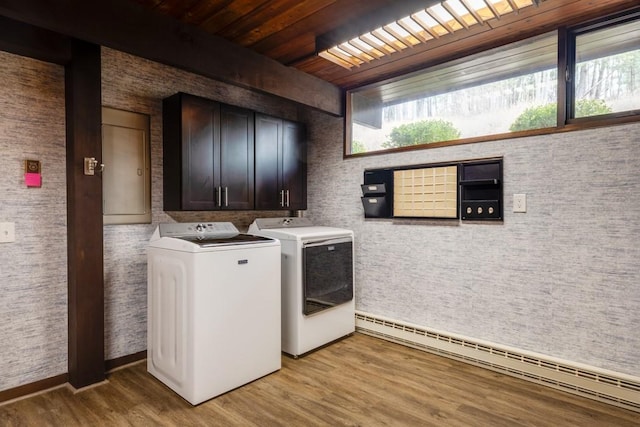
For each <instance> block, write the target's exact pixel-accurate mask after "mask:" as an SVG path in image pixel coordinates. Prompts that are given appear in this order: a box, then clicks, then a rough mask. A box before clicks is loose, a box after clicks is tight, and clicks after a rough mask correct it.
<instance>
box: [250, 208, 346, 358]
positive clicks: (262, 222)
mask: <svg viewBox="0 0 640 427" xmlns="http://www.w3.org/2000/svg"><path fill="white" fill-rule="evenodd" d="M248 232H249V233H251V234H254V235H259V236H266V237H272V238H276V239H279V240H280V245H281V249H282V258H281V260H282V351H284V352H285V353H288V354H290V355H292V356H294V357H297V356H299V355H302V354H304V353H307V352H309V351H311V350H313V349H315V348H318V347H320V346H322V345H325V344H327V343H330V342H331V341H334V340H336V339H339V338H341V337H344V336H346V335H349V334H351V333H353V332H354V331H355V298H354V269H353V265H354V259H353V231H351V230H346V229H343V228H334V227H323V226H314V225H313V224H312V222H311V221H310V220H309V219H308V218H259V219H256V220H255V221H254V222H253V223H252V224H251V226H250V227H249V231H248Z"/></svg>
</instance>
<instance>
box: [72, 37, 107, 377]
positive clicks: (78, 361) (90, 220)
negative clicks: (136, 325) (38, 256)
mask: <svg viewBox="0 0 640 427" xmlns="http://www.w3.org/2000/svg"><path fill="white" fill-rule="evenodd" d="M65 93H66V99H65V101H66V131H67V239H68V242H67V243H68V259H69V261H68V264H69V265H68V270H69V383H70V384H71V385H72V386H73V387H75V388H76V389H79V388H82V387H86V386H88V385H90V384H94V383H97V382H100V381H103V380H104V378H105V373H104V279H103V249H102V245H103V229H102V179H101V177H100V174H99V173H98V172H96V174H95V175H94V176H90V175H84V158H85V157H95V158H96V159H97V160H98V162H100V159H101V158H102V155H101V154H102V136H101V123H102V106H101V102H102V99H101V71H100V46H97V45H94V44H89V43H86V42H82V41H74V42H73V43H72V59H71V61H70V62H69V64H67V65H66V67H65Z"/></svg>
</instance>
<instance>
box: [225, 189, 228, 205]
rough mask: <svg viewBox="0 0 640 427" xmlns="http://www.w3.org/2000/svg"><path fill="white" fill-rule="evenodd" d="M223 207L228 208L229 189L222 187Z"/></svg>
mask: <svg viewBox="0 0 640 427" xmlns="http://www.w3.org/2000/svg"><path fill="white" fill-rule="evenodd" d="M224 205H225V206H229V187H224Z"/></svg>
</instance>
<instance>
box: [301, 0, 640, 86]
mask: <svg viewBox="0 0 640 427" xmlns="http://www.w3.org/2000/svg"><path fill="white" fill-rule="evenodd" d="M636 4H637V2H634V1H633V0H603V1H599V2H596V3H590V4H589V7H585V4H584V2H582V1H580V0H566V1H563V2H554V1H546V2H543V3H541V5H540V6H539V7H537V8H535V7H529V8H525V9H522V10H521V12H520V13H519V14H509V15H506V16H504V17H503V18H502V19H501V20H500V21H496V20H494V21H492V22H491V25H484V26H481V25H474V26H472V27H470V28H469V29H468V30H465V31H456V32H455V33H454V34H452V35H448V36H446V37H441V38H439V39H438V40H430V41H429V42H428V43H425V44H424V45H423V46H414V48H413V49H411V50H408V49H407V50H404V51H402V52H398V53H396V54H394V55H392V56H391V57H387V58H383V59H380V60H378V61H373V62H371V63H370V64H367V65H366V66H362V67H360V68H359V69H358V70H352V71H350V72H349V71H346V70H338V69H331V70H327V71H326V72H324V73H323V74H322V78H327V79H330V81H332V82H333V83H335V84H337V85H339V86H341V87H344V88H350V87H358V86H362V85H364V84H367V83H372V82H375V81H380V80H383V79H386V78H392V77H395V76H397V75H398V74H399V71H398V70H402V71H400V73H406V72H409V71H412V70H416V69H421V68H424V67H428V66H430V65H433V64H437V63H440V62H443V61H447V60H451V59H455V58H458V57H460V56H464V55H466V54H473V53H477V52H480V51H483V50H486V49H490V48H493V47H498V46H500V45H503V44H506V43H510V42H513V41H517V40H521V39H522V38H526V37H531V36H535V35H537V34H541V33H544V32H547V31H550V30H554V29H556V28H557V27H558V26H561V25H575V24H577V23H580V22H584V21H587V20H589V19H593V18H596V17H599V16H603V15H606V14H609V13H614V12H616V11H621V10H625V9H628V8H631V7H633V6H636ZM297 67H298V68H300V69H301V70H305V63H304V62H303V63H300V64H298V65H297ZM314 73H316V75H318V76H320V74H317V72H316V71H314Z"/></svg>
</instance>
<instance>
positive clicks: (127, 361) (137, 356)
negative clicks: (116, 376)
mask: <svg viewBox="0 0 640 427" xmlns="http://www.w3.org/2000/svg"><path fill="white" fill-rule="evenodd" d="M146 358H147V351H146V350H143V351H139V352H137V353H133V354H129V355H127V356H122V357H118V358H116V359H111V360H107V361H105V362H104V370H105V372H107V373H109V372H112V371H115V370H117V369H121V368H124V367H126V366H128V365H131V364H134V363H138V362H140V361H141V360H144V359H146Z"/></svg>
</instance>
